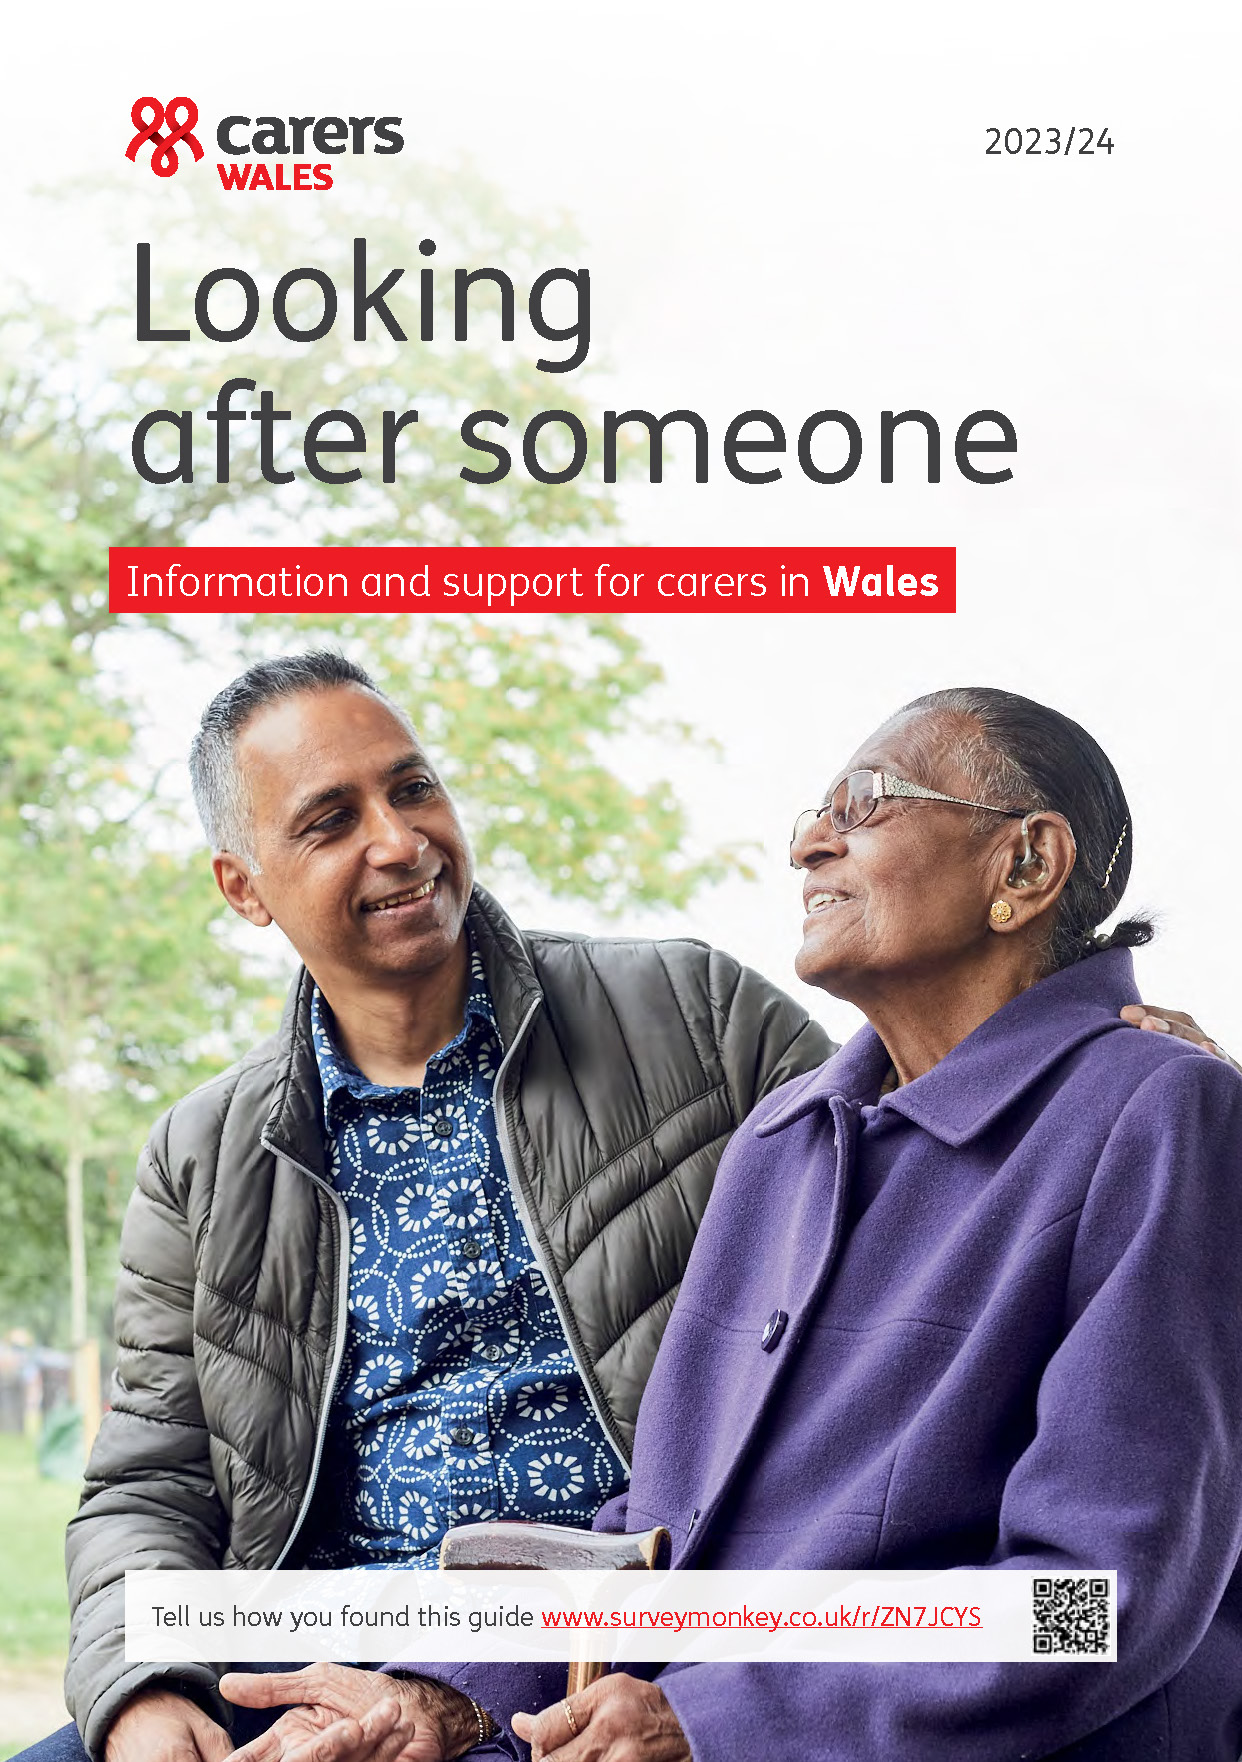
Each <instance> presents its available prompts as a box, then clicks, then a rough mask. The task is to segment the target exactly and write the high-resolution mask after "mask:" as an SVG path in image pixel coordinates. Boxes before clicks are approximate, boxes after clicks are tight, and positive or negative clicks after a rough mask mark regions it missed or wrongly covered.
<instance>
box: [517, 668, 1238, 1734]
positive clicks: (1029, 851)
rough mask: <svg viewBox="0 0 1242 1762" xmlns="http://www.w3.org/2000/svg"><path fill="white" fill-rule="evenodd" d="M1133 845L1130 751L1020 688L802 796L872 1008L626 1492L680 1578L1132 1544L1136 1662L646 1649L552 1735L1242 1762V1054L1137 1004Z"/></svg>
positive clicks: (905, 719)
mask: <svg viewBox="0 0 1242 1762" xmlns="http://www.w3.org/2000/svg"><path fill="white" fill-rule="evenodd" d="M1203 809H1204V811H1207V804H1206V803H1205V804H1203ZM1131 849H1132V836H1131V826H1130V810H1129V808H1128V806H1127V804H1126V799H1125V796H1124V795H1123V793H1122V789H1121V785H1120V783H1119V782H1118V779H1117V776H1116V773H1115V772H1114V770H1113V767H1112V765H1111V764H1110V763H1109V761H1108V759H1107V758H1106V757H1105V755H1104V753H1103V752H1102V751H1101V750H1100V748H1099V747H1098V746H1097V744H1096V743H1095V741H1094V740H1092V739H1091V737H1090V736H1089V735H1088V734H1087V733H1085V732H1084V730H1083V729H1081V728H1080V727H1078V726H1077V724H1075V723H1073V722H1071V721H1069V720H1068V719H1067V718H1066V717H1064V716H1061V715H1059V714H1057V713H1056V712H1055V711H1053V710H1049V709H1045V708H1043V707H1041V706H1040V705H1038V704H1034V703H1031V702H1029V701H1027V700H1026V699H1023V698H1018V697H1014V696H1011V695H1009V694H1007V693H1004V692H999V691H985V690H970V691H948V692H939V693H936V694H935V695H933V696H931V697H926V698H921V699H919V700H917V701H916V702H915V703H913V704H910V705H908V706H907V707H906V708H905V709H904V710H902V711H901V712H900V713H899V714H898V715H896V716H894V717H893V718H892V720H890V721H888V722H886V723H885V724H884V725H883V727H881V728H880V729H879V730H878V731H877V732H876V733H875V734H873V735H872V736H871V737H870V739H868V740H867V741H865V742H864V744H863V745H862V746H861V747H860V748H859V750H858V751H857V752H856V753H855V754H854V756H853V757H852V758H851V759H850V760H849V762H848V763H847V764H846V765H845V766H843V767H842V769H841V771H840V772H839V773H838V774H837V775H836V777H835V778H834V780H833V781H832V783H831V785H830V787H829V789H828V791H827V793H826V795H825V797H824V801H823V805H822V806H821V807H819V808H815V809H811V810H808V811H807V812H806V813H804V814H803V815H801V816H800V818H799V819H798V822H797V825H796V828H795V832H794V840H793V846H792V857H793V860H794V863H795V864H796V865H797V866H798V867H799V868H800V869H802V870H803V871H804V888H803V893H804V903H805V911H806V916H805V921H804V924H803V942H802V948H801V952H800V954H799V956H798V960H797V967H798V972H799V973H800V975H801V976H802V978H803V979H805V980H807V981H808V982H810V983H811V984H814V985H820V986H822V987H823V988H824V989H825V990H827V991H829V992H831V993H832V994H833V995H834V996H837V997H842V998H846V999H848V1000H849V1001H850V1002H852V1003H854V1004H857V1005H858V1007H859V1008H860V1009H862V1010H863V1011H864V1012H865V1014H866V1016H867V1018H868V1026H866V1027H864V1028H863V1029H862V1030H861V1032H860V1033H859V1034H858V1035H857V1036H856V1037H855V1038H854V1039H853V1040H852V1041H851V1042H850V1043H849V1045H848V1046H846V1047H845V1048H844V1049H843V1050H842V1051H841V1052H840V1053H839V1054H838V1055H837V1056H836V1057H835V1058H833V1059H832V1060H831V1061H830V1062H829V1063H828V1064H826V1065H825V1066H823V1067H822V1068H821V1069H820V1070H818V1071H817V1072H814V1073H812V1074H811V1075H810V1076H809V1077H802V1078H797V1079H795V1080H794V1081H793V1082H791V1083H790V1084H788V1085H787V1086H786V1087H785V1088H784V1089H782V1090H781V1091H780V1092H779V1093H778V1094H776V1095H774V1096H772V1097H770V1098H769V1099H768V1100H767V1101H765V1102H763V1103H762V1104H761V1105H760V1107H759V1108H758V1110H757V1111H756V1112H755V1113H754V1114H753V1115H752V1116H751V1118H750V1120H749V1121H748V1122H747V1124H746V1125H745V1126H743V1127H742V1129H741V1130H740V1131H739V1133H738V1134H737V1136H736V1138H735V1139H734V1141H733V1143H732V1145H731V1146H730V1148H729V1150H728V1152H727V1154H726V1156H725V1159H724V1161H723V1162H722V1164H721V1168H720V1173H719V1175H718V1178H717V1184H716V1188H715V1192H714V1195H713V1198H712V1200H711V1204H710V1206H709V1209H708V1213H707V1217H706V1219H705V1221H704V1224H703V1227H702V1230H701V1233H700V1235H699V1238H698V1241H697V1243H696V1246H695V1249H694V1252H693V1255H692V1258H691V1262H690V1266H689V1269H688V1271H687V1273H686V1277H685V1280H684V1283H683V1285H682V1288H681V1292H680V1295H679V1297H678V1301H677V1304H676V1307H675V1309H674V1312H673V1316H672V1319H671V1321H670V1323H669V1327H668V1331H667V1334H666V1336H665V1339H664V1343H663V1346H662V1348H661V1351H660V1356H659V1359H658V1362H657V1365H656V1369H655V1372H654V1374H653V1376H652V1379H651V1382H650V1384H649V1387H648V1389H647V1393H646V1396H645V1398H644V1401H643V1405H642V1410H641V1414H640V1417H639V1425H638V1436H637V1439H636V1444H635V1459H634V1472H633V1481H632V1486H631V1491H630V1493H629V1494H628V1496H627V1498H626V1499H623V1500H621V1501H619V1502H617V1503H616V1504H615V1505H614V1506H612V1507H609V1508H607V1510H606V1512H605V1513H604V1514H602V1515H603V1517H604V1518H605V1519H606V1520H609V1521H610V1524H611V1527H628V1528H631V1529H642V1528H646V1527H648V1526H649V1525H651V1524H654V1523H663V1524H666V1525H667V1526H668V1527H669V1529H670V1530H671V1531H672V1533H673V1537H674V1563H675V1564H676V1565H678V1566H691V1565H693V1566H696V1567H826V1568H851V1569H854V1568H866V1567H891V1568H922V1567H934V1566H976V1567H995V1568H1005V1567H1021V1568H1027V1569H1036V1570H1040V1569H1044V1568H1047V1569H1048V1570H1049V1571H1053V1572H1055V1571H1057V1570H1060V1569H1064V1568H1076V1567H1086V1568H1090V1567H1097V1568H1105V1567H1109V1568H1112V1567H1115V1568H1116V1569H1117V1571H1118V1583H1119V1593H1120V1596H1119V1609H1120V1629H1119V1633H1120V1639H1119V1655H1118V1662H1117V1663H1116V1664H1113V1665H1110V1666H1100V1665H1086V1664H1083V1665H1079V1664H1074V1663H1062V1664H1060V1666H1059V1667H1058V1668H1055V1669H1052V1668H1049V1667H1048V1666H1047V1665H1036V1664H1030V1665H999V1666H992V1667H981V1666H973V1665H966V1664H962V1665H953V1666H948V1665H943V1666H942V1665H937V1666H931V1665H894V1666H888V1667H881V1666H876V1665H858V1664H849V1663H839V1664H832V1665H822V1664H821V1665H796V1666H795V1665H790V1666H776V1665H766V1666H763V1665H726V1664H698V1665H686V1666H670V1667H668V1668H667V1669H665V1670H663V1672H661V1673H660V1674H658V1675H657V1676H656V1679H655V1680H654V1681H651V1682H647V1681H641V1680H638V1679H637V1678H636V1677H635V1676H632V1675H628V1674H617V1675H613V1676H611V1677H608V1678H606V1679H604V1680H603V1681H602V1682H600V1683H597V1684H596V1685H594V1686H593V1687H592V1688H590V1689H588V1690H586V1691H584V1692H583V1693H582V1694H580V1695H578V1696H576V1697H575V1699H574V1701H573V1703H572V1705H571V1707H570V1709H569V1712H568V1713H567V1712H566V1710H565V1708H564V1707H563V1706H562V1704H560V1703H557V1704H556V1705H554V1706H552V1707H549V1708H548V1709H547V1710H546V1711H545V1712H544V1713H542V1714H540V1715H539V1716H538V1717H537V1718H534V1719H531V1720H524V1719H523V1718H522V1716H519V1717H518V1719H517V1720H516V1721H515V1727H516V1729H517V1730H518V1731H519V1732H520V1734H521V1735H522V1736H524V1737H528V1738H530V1739H531V1740H532V1743H533V1748H534V1752H535V1755H536V1757H539V1756H546V1755H552V1754H553V1753H554V1754H555V1756H556V1758H557V1762H621V1759H622V1758H623V1757H627V1756H628V1757H639V1758H641V1759H642V1762H685V1759H686V1758H688V1757H693V1758H694V1762H718V1759H719V1762H732V1759H733V1758H742V1757H749V1758H756V1759H759V1758H762V1759H763V1762H781V1759H783V1758H790V1759H791V1762H792V1759H793V1758H798V1759H799V1762H802V1759H805V1758H809V1757H817V1758H819V1757H822V1758H832V1759H842V1762H844V1759H847V1758H848V1759H850V1762H863V1759H867V1762H872V1759H875V1762H880V1759H883V1762H904V1759H906V1758H909V1759H910V1762H915V1759H917V1762H937V1759H939V1758H953V1762H997V1758H1000V1757H1048V1756H1052V1755H1054V1754H1055V1755H1056V1756H1058V1757H1074V1758H1081V1759H1083V1762H1085V1759H1086V1758H1091V1759H1092V1762H1103V1759H1104V1758H1108V1759H1110V1762H1123V1759H1124V1762H1135V1759H1143V1758H1149V1757H1153V1758H1154V1757H1160V1758H1168V1759H1174V1762H1176V1759H1182V1758H1184V1759H1185V1762H1217V1759H1219V1762H1234V1759H1235V1758H1236V1757H1237V1755H1238V1751H1239V1743H1240V1740H1242V1717H1240V1709H1242V1595H1240V1584H1239V1579H1238V1576H1237V1574H1236V1572H1235V1568H1236V1563H1237V1560H1238V1555H1239V1549H1240V1547H1242V1156H1240V1154H1239V1153H1240V1151H1242V1080H1240V1079H1239V1077H1238V1075H1237V1074H1236V1072H1234V1071H1233V1070H1231V1069H1229V1068H1228V1066H1227V1065H1225V1064H1223V1063H1221V1062H1220V1061H1218V1060H1216V1059H1214V1058H1212V1057H1210V1056H1206V1055H1205V1054H1204V1053H1203V1052H1202V1051H1201V1050H1198V1049H1196V1048H1194V1047H1192V1046H1188V1045H1186V1044H1185V1043H1184V1042H1181V1041H1178V1040H1173V1039H1171V1038H1168V1037H1161V1036H1158V1035H1155V1034H1133V1033H1126V1032H1125V1031H1124V1030H1123V1029H1122V1026H1121V1024H1120V1022H1119V1021H1118V1019H1117V1012H1118V1010H1119V1009H1120V1008H1121V1007H1122V1006H1123V1005H1125V1004H1126V1003H1128V1002H1133V1001H1134V999H1135V997H1136V993H1135V990H1134V985H1133V978H1132V972H1131V960H1130V954H1129V946H1131V945H1133V944H1136V943H1139V942H1143V941H1146V940H1147V938H1148V936H1149V935H1150V929H1149V927H1148V926H1147V925H1145V924H1142V923H1138V922H1134V921H1130V922H1127V923H1123V924H1122V925H1120V926H1119V928H1117V929H1115V930H1114V931H1113V932H1112V934H1111V935H1110V936H1101V935H1099V934H1098V927H1099V925H1100V924H1101V923H1102V922H1103V921H1104V919H1105V918H1107V917H1108V916H1109V915H1110V914H1111V913H1112V912H1113V910H1114V908H1115V907H1116V906H1117V904H1118V903H1119V901H1120V899H1121V896H1122V893H1123V891H1124V889H1125V885H1126V880H1127V877H1128V875H1129V871H1130V855H1131ZM571 1722H572V1725H573V1726H576V1728H577V1734H576V1735H575V1733H574V1731H573V1730H571Z"/></svg>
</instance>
